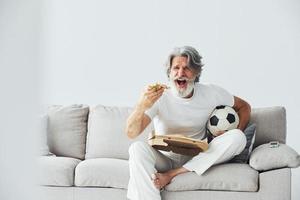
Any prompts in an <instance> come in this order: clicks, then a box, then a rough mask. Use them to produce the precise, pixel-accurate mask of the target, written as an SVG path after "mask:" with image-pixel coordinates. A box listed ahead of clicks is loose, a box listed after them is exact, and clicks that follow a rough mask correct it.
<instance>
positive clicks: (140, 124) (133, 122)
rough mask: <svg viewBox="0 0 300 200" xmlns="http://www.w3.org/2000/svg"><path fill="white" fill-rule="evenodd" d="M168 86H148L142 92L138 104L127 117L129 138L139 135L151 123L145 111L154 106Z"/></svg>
mask: <svg viewBox="0 0 300 200" xmlns="http://www.w3.org/2000/svg"><path fill="white" fill-rule="evenodd" d="M166 88H167V87H166V86H165V85H161V86H160V87H159V88H154V87H149V86H148V87H147V88H146V89H145V91H144V92H143V93H142V95H141V98H140V99H139V101H138V103H137V106H136V107H135V108H134V110H133V112H132V113H131V115H130V116H129V117H128V119H127V124H126V133H127V136H128V137H129V138H131V139H133V138H135V137H137V136H138V135H140V134H141V133H142V132H143V130H144V129H145V128H146V127H147V126H148V125H149V123H150V122H151V119H150V117H148V116H147V115H146V114H145V111H146V110H148V109H149V108H151V107H152V106H153V104H154V103H155V102H156V101H157V100H158V99H159V98H160V97H161V95H162V94H163V92H164V90H165V89H166Z"/></svg>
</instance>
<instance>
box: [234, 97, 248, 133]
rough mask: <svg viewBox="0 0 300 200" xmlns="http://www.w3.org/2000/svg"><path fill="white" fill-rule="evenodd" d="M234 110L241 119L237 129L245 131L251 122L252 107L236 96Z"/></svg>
mask: <svg viewBox="0 0 300 200" xmlns="http://www.w3.org/2000/svg"><path fill="white" fill-rule="evenodd" d="M233 108H234V110H235V111H236V112H237V114H238V115H239V118H240V123H239V125H238V127H237V128H238V129H240V130H242V131H244V130H245V128H246V126H247V124H248V122H249V120H250V114H251V106H250V105H249V104H248V103H247V102H246V101H245V100H243V99H241V98H239V97H237V96H234V105H233Z"/></svg>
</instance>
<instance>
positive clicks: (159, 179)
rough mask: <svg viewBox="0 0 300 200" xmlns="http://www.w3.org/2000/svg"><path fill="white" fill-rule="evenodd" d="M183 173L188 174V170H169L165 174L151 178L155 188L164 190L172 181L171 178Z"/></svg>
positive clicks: (180, 168) (182, 168) (157, 174)
mask: <svg viewBox="0 0 300 200" xmlns="http://www.w3.org/2000/svg"><path fill="white" fill-rule="evenodd" d="M185 172H189V170H187V169H185V168H184V167H179V168H177V169H171V170H169V171H167V172H165V173H155V174H152V175H151V178H152V181H153V183H154V185H155V187H156V188H157V189H159V190H160V189H162V188H164V187H165V186H166V185H168V184H169V183H170V182H171V180H172V179H173V177H175V176H177V175H178V174H182V173H185Z"/></svg>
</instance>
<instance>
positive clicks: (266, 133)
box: [250, 106, 286, 148]
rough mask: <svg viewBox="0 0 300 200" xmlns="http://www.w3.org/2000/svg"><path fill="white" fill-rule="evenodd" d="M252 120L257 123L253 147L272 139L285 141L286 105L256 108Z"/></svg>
mask: <svg viewBox="0 0 300 200" xmlns="http://www.w3.org/2000/svg"><path fill="white" fill-rule="evenodd" d="M250 122H252V123H255V124H256V134H255V142H254V145H253V148H255V147H257V146H258V145H261V144H264V143H268V142H270V141H279V142H281V143H285V140H286V111H285V108H284V107H280V106H275V107H267V108H254V109H253V110H252V111H251V119H250Z"/></svg>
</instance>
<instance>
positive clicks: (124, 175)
mask: <svg viewBox="0 0 300 200" xmlns="http://www.w3.org/2000/svg"><path fill="white" fill-rule="evenodd" d="M128 181H129V166H128V161H127V160H121V159H112V158H96V159H89V160H85V161H83V162H81V163H80V164H79V165H78V166H77V167H76V170H75V185H76V186H81V187H112V188H122V189H127V186H128ZM166 189H167V190H168V191H187V190H231V191H251V192H252V191H257V189H258V172H257V171H256V170H254V169H252V168H251V167H249V165H247V164H240V163H227V164H220V165H216V166H213V167H212V168H210V169H209V170H207V171H206V172H205V174H203V175H201V176H199V175H197V174H196V173H194V172H188V173H184V174H180V175H178V176H176V177H174V178H173V180H172V182H171V183H170V184H169V185H168V186H167V187H166Z"/></svg>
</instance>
